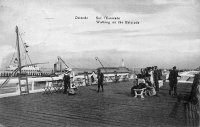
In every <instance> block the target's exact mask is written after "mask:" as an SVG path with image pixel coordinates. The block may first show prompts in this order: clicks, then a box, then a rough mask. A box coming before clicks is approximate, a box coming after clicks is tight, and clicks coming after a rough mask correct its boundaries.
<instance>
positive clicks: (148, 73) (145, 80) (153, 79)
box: [63, 66, 180, 97]
mask: <svg viewBox="0 0 200 127" xmlns="http://www.w3.org/2000/svg"><path fill="white" fill-rule="evenodd" d="M71 72H72V71H71V70H67V71H66V73H65V75H64V77H63V81H64V94H67V93H68V94H69V93H75V91H74V89H71V88H70V79H71V78H72V77H73V76H71V74H72V73H71ZM177 77H180V76H179V75H178V71H177V70H176V67H175V66H174V67H173V70H171V71H170V73H169V77H168V80H169V86H170V89H169V94H170V95H171V92H172V91H174V95H177ZM97 79H98V83H97V84H98V90H97V91H98V92H99V91H100V88H101V89H102V92H103V91H104V89H103V80H104V74H103V73H102V72H101V71H100V70H98V71H97ZM159 80H162V70H161V69H158V67H157V66H154V67H147V68H145V69H141V73H140V74H138V75H137V77H136V80H134V86H133V87H132V88H131V94H132V95H133V96H135V97H136V95H137V93H138V92H139V93H143V92H144V93H145V94H146V95H148V96H155V95H156V96H159V87H160V85H159ZM67 90H70V91H67ZM140 95H141V94H140ZM142 97H143V95H142Z"/></svg>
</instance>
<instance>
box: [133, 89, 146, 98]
mask: <svg viewBox="0 0 200 127" xmlns="http://www.w3.org/2000/svg"><path fill="white" fill-rule="evenodd" d="M133 90H134V92H135V96H134V97H135V98H137V97H138V96H139V97H141V98H142V99H144V94H145V95H146V88H142V89H133Z"/></svg>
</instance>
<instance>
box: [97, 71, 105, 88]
mask: <svg viewBox="0 0 200 127" xmlns="http://www.w3.org/2000/svg"><path fill="white" fill-rule="evenodd" d="M97 78H98V92H99V90H100V87H101V89H102V92H103V79H104V75H103V73H102V72H101V70H100V69H98V77H97Z"/></svg>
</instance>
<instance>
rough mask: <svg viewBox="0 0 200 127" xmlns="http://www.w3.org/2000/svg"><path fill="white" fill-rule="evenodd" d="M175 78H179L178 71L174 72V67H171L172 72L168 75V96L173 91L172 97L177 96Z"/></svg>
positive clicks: (176, 81)
mask: <svg viewBox="0 0 200 127" xmlns="http://www.w3.org/2000/svg"><path fill="white" fill-rule="evenodd" d="M177 77H181V76H179V75H178V71H177V70H176V66H174V67H173V70H171V71H170V73H169V78H168V80H169V87H170V89H169V95H171V91H174V96H177V83H178V80H177Z"/></svg>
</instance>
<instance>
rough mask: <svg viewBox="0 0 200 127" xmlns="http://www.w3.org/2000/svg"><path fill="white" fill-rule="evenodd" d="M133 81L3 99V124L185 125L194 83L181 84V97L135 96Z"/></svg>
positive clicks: (163, 94) (17, 126)
mask: <svg viewBox="0 0 200 127" xmlns="http://www.w3.org/2000/svg"><path fill="white" fill-rule="evenodd" d="M132 85H133V84H132V83H131V82H121V83H108V84H107V85H105V86H104V87H105V88H104V92H100V93H97V91H96V89H97V86H87V87H79V90H78V91H77V94H76V95H75V96H68V95H66V94H62V93H53V94H43V93H34V94H29V95H23V96H15V97H7V98H1V99H0V127H9V126H12V127H58V126H61V127H117V126H121V127H136V126H138V127H173V126H174V127H175V126H176V127H184V126H186V113H185V97H186V95H188V94H189V91H190V89H191V87H190V86H191V84H179V85H178V93H179V96H178V97H172V96H169V95H168V83H165V84H164V86H163V87H161V89H160V96H158V97H157V96H153V97H145V99H144V100H141V99H140V98H134V97H132V96H131V94H130V89H131V87H132Z"/></svg>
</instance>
